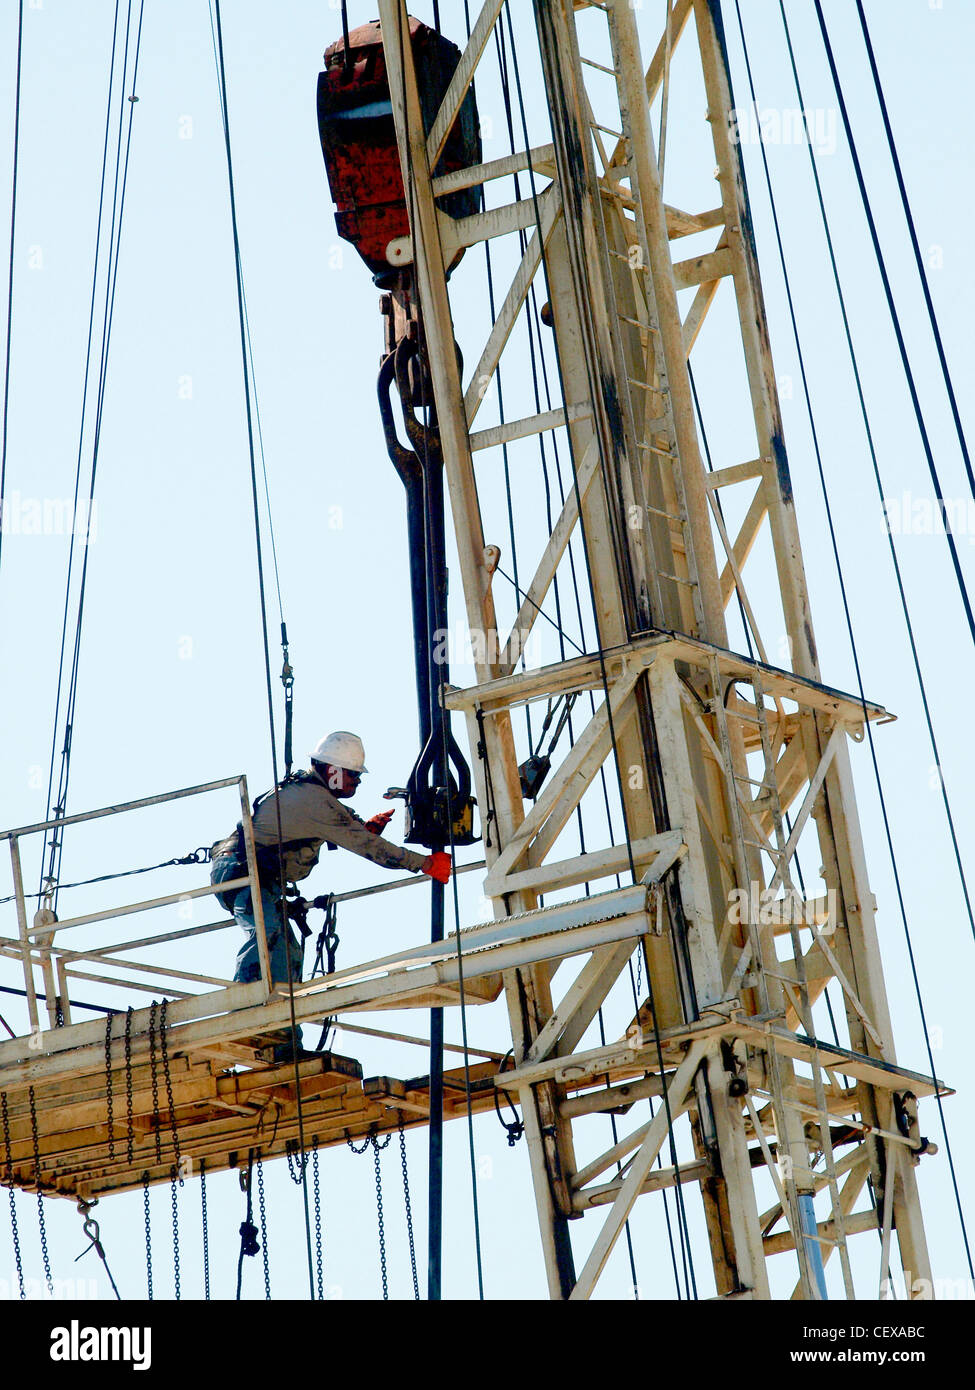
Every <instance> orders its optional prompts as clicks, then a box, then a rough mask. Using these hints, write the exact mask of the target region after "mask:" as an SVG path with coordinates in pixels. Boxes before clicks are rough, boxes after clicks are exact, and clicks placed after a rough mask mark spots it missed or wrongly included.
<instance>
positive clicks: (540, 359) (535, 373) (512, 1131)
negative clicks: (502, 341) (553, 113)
mask: <svg viewBox="0 0 975 1390" xmlns="http://www.w3.org/2000/svg"><path fill="white" fill-rule="evenodd" d="M495 38H496V40H497V49H498V64H499V68H500V72H501V82H502V91H503V95H504V105H505V113H506V119H507V125H508V140H509V147H510V152H511V153H512V154H514V153H515V137H514V125H513V121H512V115H511V100H510V90H509V83H508V68H507V50H506V45H505V39H504V28H503V26H501V25H499V26H498V28H497V30H496V33H495ZM514 185H515V196H516V198H520V196H521V189H520V183H519V179H518V176H517V174H516V175H515V176H514ZM519 236H520V240H521V247H522V255H524V251H525V249H526V245H527V242H526V239H525V234H524V232H521V233H519ZM529 300H530V305H531V312H530V313H529V315H528V317H527V327H528V344H529V352H530V357H531V366H532V382H533V389H534V398H535V410H536V412H540V411H541V409H542V400H541V393H540V389H539V364H540V365H541V381H542V384H543V385H544V392H545V402H546V408H547V409H549V410H551V408H552V391H551V386H550V383H549V377H548V367H547V364H546V358H545V352H544V349H543V347H542V342H543V334H542V331H541V315H540V312H539V307H538V296H537V294H536V291H535V285H534V282H533V283H532V284H531V285H530V287H529ZM536 338H537V345H538V346H537V356H536ZM551 443H552V451H553V456H554V461H555V469H556V478H557V480H558V487H559V501H560V503H561V505H562V506H564V505H565V498H566V494H565V486H564V483H563V478H562V464H561V458H560V455H559V446H558V440H557V439H556V438H555V437H554V436H553V437H552V440H551ZM538 446H539V454H540V458H541V464H542V477H543V482H544V486H545V510H546V519H547V521H548V529H549V531H551V530H552V529H553V524H554V523H553V517H552V489H551V480H550V477H549V471H548V459H547V454H546V436H545V434H544V433H540V434H539V435H538ZM567 551H568V559H569V572H570V580H571V585H572V591H573V596H574V600H575V610H576V618H577V621H578V624H579V632H580V636H584V633H585V622H584V620H583V615H582V603H581V598H580V593H579V578H578V573H577V570H576V562H575V551H574V548H573V541H572V538H571V537H570V538H569V541H568V545H567ZM505 577H507V576H505ZM552 587H553V592H554V598H555V611H556V623H555V626H556V627H557V628H558V634H559V649H560V657H561V659H562V660H563V661H564V660H565V657H566V650H565V643H566V634H565V631H564V627H563V620H562V603H561V594H560V586H559V577H558V574H556V575H555V576H554V577H553V586H552ZM532 606H533V607H535V609H536V611H537V612H539V613H542V616H543V617H545V618H546V619H547V620H548V621H549V622H551V619H549V618H548V615H547V614H545V613H544V612H543V610H542V609H540V608H539V607H538V605H537V604H534V603H533V604H532ZM568 640H569V641H570V642H571V643H572V645H573V646H576V649H577V650H582V649H581V648H580V647H578V645H577V644H576V643H574V642H572V639H571V638H569V639H568ZM567 704H568V702H567ZM589 706H590V710H591V713H592V714H595V712H596V703H595V699H594V697H593V694H592V692H591V691H590V692H589ZM565 717H566V721H567V723H568V728H569V745H570V747H574V746H575V735H574V731H573V727H572V718H571V710H569V709H567V710H566V715H565ZM548 720H549V716H548V715H547V716H546V721H545V724H544V725H543V733H544V730H545V728H546V727H547V725H548ZM482 741H483V734H482ZM539 746H540V745H539ZM553 746H554V745H553ZM549 751H550V752H551V751H552V750H551V748H550V750H549ZM599 780H600V784H601V788H602V794H603V804H604V808H605V812H606V825H607V831H608V834H609V838H610V843H611V844H612V843H615V835H614V831H613V818H612V812H611V810H610V805H609V788H608V784H607V780H606V769H605V767H604V766H601V767H600V769H599ZM576 820H577V824H578V829H579V845H580V853H584V852H585V829H584V821H583V814H582V807H581V805H579V806H577V807H576ZM616 886H617V887H620V886H621V879H620V876H619V874H617V875H616ZM585 891H586V894H587V896H588V894H589V891H590V890H589V886H588V884H587V885H586V890H585ZM641 965H642V957H641V956H640V955H639V954H638V956H637V972H638V978H637V981H636V983H634V979H633V965H632V962H628V970H629V975H630V988H631V991H632V995H633V1007H634V1014H635V1015H636V1014H638V1013H639V1007H640V1006H639V997H638V995H639V970H640V966H641ZM600 1025H601V1026H602V1021H601V1016H600ZM505 1094H506V1098H507V1099H508V1103H509V1105H511V1110H512V1114H513V1115H514V1117H515V1118H514V1121H513V1122H509V1121H506V1120H505V1119H504V1117H503V1116H502V1115H501V1108H500V1103H499V1099H498V1095H497V1092H496V1093H495V1110H496V1112H497V1115H498V1119H499V1120H500V1122H501V1124H502V1125H503V1126H504V1128H505V1131H506V1133H507V1136H508V1144H509V1146H513V1145H514V1144H515V1143H517V1141H518V1139H519V1138H520V1137H521V1134H522V1132H523V1130H524V1125H523V1122H522V1121H521V1120H520V1119H519V1118H518V1114H517V1111H516V1110H515V1108H514V1105H513V1104H512V1103H511V1100H510V1097H507V1093H505ZM650 1109H651V1114H652V1111H653V1106H652V1104H651V1107H650ZM611 1119H612V1127H613V1137H614V1142H615V1140H616V1137H617V1133H616V1121H615V1118H614V1117H611ZM657 1165H658V1167H660V1166H662V1159H661V1158H660V1157H659V1156H658V1159H657ZM662 1196H663V1203H664V1212H665V1216H666V1221H667V1233H668V1240H669V1244H670V1254H671V1264H672V1267H673V1273H674V1283H675V1288H676V1291H677V1297H678V1298H680V1296H681V1292H680V1275H679V1272H678V1268H677V1256H676V1250H675V1248H674V1241H673V1232H672V1227H671V1220H670V1206H669V1201H668V1195H667V1192H666V1190H664V1191H663V1193H662ZM625 1232H626V1241H627V1249H628V1254H629V1261H630V1273H631V1277H632V1283H633V1291H634V1297H635V1298H637V1299H638V1298H639V1284H638V1280H637V1274H636V1264H635V1257H634V1252H633V1240H632V1234H631V1230H630V1223H629V1221H627V1222H626V1223H625ZM685 1275H686V1269H685ZM685 1282H686V1280H685Z"/></svg>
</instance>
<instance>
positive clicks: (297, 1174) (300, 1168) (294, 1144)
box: [284, 1139, 308, 1187]
mask: <svg viewBox="0 0 975 1390" xmlns="http://www.w3.org/2000/svg"><path fill="white" fill-rule="evenodd" d="M284 1156H285V1158H286V1159H287V1160H288V1176H289V1177H290V1178H291V1181H292V1182H293V1183H294V1185H295V1186H296V1187H300V1186H301V1184H302V1183H303V1182H304V1180H305V1170H306V1169H307V1167H308V1155H307V1154H304V1155H300V1152H299V1145H298V1140H297V1139H288V1140H286V1142H285V1145H284Z"/></svg>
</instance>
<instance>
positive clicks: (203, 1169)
mask: <svg viewBox="0 0 975 1390" xmlns="http://www.w3.org/2000/svg"><path fill="white" fill-rule="evenodd" d="M200 1206H201V1208H202V1210H203V1297H204V1298H205V1299H206V1300H207V1301H209V1298H210V1231H209V1228H208V1226H207V1161H206V1159H205V1158H201V1159H200Z"/></svg>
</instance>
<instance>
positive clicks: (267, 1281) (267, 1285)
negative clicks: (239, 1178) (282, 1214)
mask: <svg viewBox="0 0 975 1390" xmlns="http://www.w3.org/2000/svg"><path fill="white" fill-rule="evenodd" d="M254 1161H255V1164H256V1167H257V1207H258V1211H259V1212H260V1214H261V1258H262V1259H263V1261H264V1297H265V1299H267V1300H270V1297H271V1270H270V1266H269V1263H268V1254H267V1212H266V1210H265V1206H264V1164H263V1163H262V1162H261V1151H260V1149H258V1151H257V1153H256V1155H255V1160H254Z"/></svg>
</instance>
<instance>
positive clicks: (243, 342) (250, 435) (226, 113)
mask: <svg viewBox="0 0 975 1390" xmlns="http://www.w3.org/2000/svg"><path fill="white" fill-rule="evenodd" d="M214 7H215V8H214V14H215V17H216V35H217V55H218V66H219V76H220V95H221V104H222V109H223V118H224V119H223V129H224V142H225V146H226V152H227V181H228V185H229V191H230V218H231V226H232V229H233V241H234V270H235V276H236V282H237V309H238V319H239V322H240V347H241V361H242V367H243V379H244V403H245V413H246V418H247V445H248V457H249V464H250V480H251V499H252V503H253V512H254V544H255V549H256V559H257V578H258V593H259V599H260V615H261V629H262V635H263V644H264V674H265V683H266V691H267V714H268V726H269V731H270V741H271V766H272V770H273V774H274V785H275V787H277V786H278V785H279V779H278V755H277V746H276V745H277V739H276V735H275V730H274V695H273V691H272V685H271V653H270V646H269V642H268V626H267V602H266V597H265V588H264V559H263V552H262V544H261V518H260V509H259V506H258V494H257V464H256V457H255V450H254V421H253V412H252V407H251V381H250V372H249V370H248V360H247V332H246V323H245V314H244V283H243V269H242V265H241V256H240V236H239V233H238V228H237V200H236V194H235V191H234V169H233V156H232V152H231V141H230V110H229V107H228V104H227V71H226V65H225V62H224V52H223V26H222V23H221V17H220V0H214ZM274 804H275V811H276V814H277V841H278V870H279V889H280V899H279V906H280V912H281V924H282V930H283V931H284V935H285V952H284V955H285V961H286V963H287V968H288V986H289V988H288V1004H289V1012H290V1026H291V1039H292V1050H293V1053H294V1075H295V1094H296V1100H297V1116H298V1142H299V1145H300V1150H301V1156H302V1159H304V1154H305V1134H304V1107H303V1104H302V1095H301V1075H300V1073H299V1070H298V1051H299V1044H300V1034H299V1032H298V1025H297V1020H296V1018H295V1003H294V988H293V985H294V978H293V969H292V962H291V929H290V926H289V924H288V918H287V911H286V906H285V899H284V852H283V849H282V842H283V834H282V829H281V802H280V798H279V797H277V796H275V798H274ZM301 1193H302V1205H303V1207H304V1216H305V1253H306V1257H307V1262H308V1291H309V1297H310V1298H311V1299H313V1300H314V1297H315V1275H314V1266H313V1262H312V1249H311V1214H310V1212H309V1203H308V1182H307V1177H306V1175H305V1173H304V1172H303V1173H302V1184H301Z"/></svg>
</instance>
